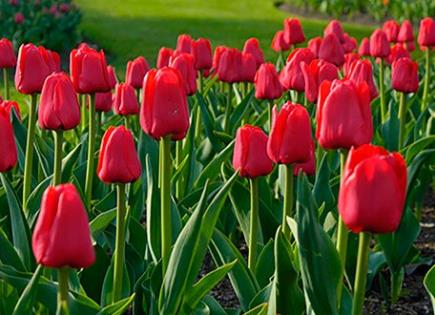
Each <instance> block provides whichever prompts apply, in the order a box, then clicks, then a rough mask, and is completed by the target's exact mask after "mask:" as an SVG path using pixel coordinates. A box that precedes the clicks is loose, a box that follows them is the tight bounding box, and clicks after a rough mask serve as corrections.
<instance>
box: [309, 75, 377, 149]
mask: <svg viewBox="0 0 435 315" xmlns="http://www.w3.org/2000/svg"><path fill="white" fill-rule="evenodd" d="M316 122H317V129H316V138H317V141H318V142H319V144H320V145H321V146H322V147H323V148H324V149H350V148H351V147H352V146H355V147H357V146H359V145H361V144H365V143H370V141H371V140H372V137H373V122H372V115H371V109H370V89H369V87H368V85H367V83H365V82H363V83H361V84H359V85H357V84H356V83H354V82H353V81H349V80H345V81H339V80H334V81H333V82H330V81H324V82H323V83H322V84H321V85H320V89H319V100H318V102H317V111H316Z"/></svg>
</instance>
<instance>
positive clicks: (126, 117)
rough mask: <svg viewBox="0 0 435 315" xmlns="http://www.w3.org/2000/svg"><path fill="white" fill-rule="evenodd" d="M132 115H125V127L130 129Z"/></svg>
mask: <svg viewBox="0 0 435 315" xmlns="http://www.w3.org/2000/svg"><path fill="white" fill-rule="evenodd" d="M129 117H130V116H124V124H125V128H127V129H130V118H129Z"/></svg>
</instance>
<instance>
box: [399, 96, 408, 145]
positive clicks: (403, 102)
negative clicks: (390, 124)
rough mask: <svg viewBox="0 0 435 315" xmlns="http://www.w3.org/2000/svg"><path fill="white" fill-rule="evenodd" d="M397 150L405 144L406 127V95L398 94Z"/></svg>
mask: <svg viewBox="0 0 435 315" xmlns="http://www.w3.org/2000/svg"><path fill="white" fill-rule="evenodd" d="M399 104H400V105H399V121H400V129H399V150H401V149H402V147H403V145H404V142H405V125H406V94H405V93H403V92H402V93H400V103H399Z"/></svg>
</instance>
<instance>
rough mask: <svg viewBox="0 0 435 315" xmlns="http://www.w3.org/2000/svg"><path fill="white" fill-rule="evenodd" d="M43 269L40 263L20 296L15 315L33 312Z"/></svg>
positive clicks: (25, 314)
mask: <svg viewBox="0 0 435 315" xmlns="http://www.w3.org/2000/svg"><path fill="white" fill-rule="evenodd" d="M42 271H43V267H42V266H41V265H38V267H37V268H36V270H35V271H34V273H33V276H32V278H31V279H30V281H29V282H28V284H27V286H26V288H25V289H24V291H23V293H22V294H21V296H20V299H19V300H18V302H17V305H16V306H15V308H14V313H13V315H27V314H30V313H32V308H33V303H34V301H35V296H36V290H37V286H38V282H39V277H40V276H41V273H42Z"/></svg>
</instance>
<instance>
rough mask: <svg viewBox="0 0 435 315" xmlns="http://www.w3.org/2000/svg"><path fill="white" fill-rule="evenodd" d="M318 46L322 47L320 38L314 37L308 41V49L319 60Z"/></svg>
mask: <svg viewBox="0 0 435 315" xmlns="http://www.w3.org/2000/svg"><path fill="white" fill-rule="evenodd" d="M320 45H322V38H321V37H320V36H317V37H314V38H312V39H310V40H309V41H308V49H310V50H311V52H312V53H313V54H314V55H315V56H316V58H319V51H320Z"/></svg>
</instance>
